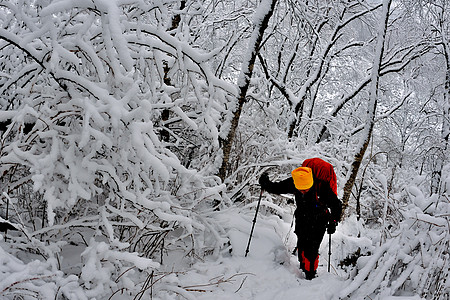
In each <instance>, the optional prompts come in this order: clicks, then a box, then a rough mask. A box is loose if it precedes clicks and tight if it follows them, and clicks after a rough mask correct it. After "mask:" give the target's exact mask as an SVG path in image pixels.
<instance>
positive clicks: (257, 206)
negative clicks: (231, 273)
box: [245, 189, 264, 257]
mask: <svg viewBox="0 0 450 300" xmlns="http://www.w3.org/2000/svg"><path fill="white" fill-rule="evenodd" d="M263 191H264V190H263V189H261V193H260V194H259V200H258V204H257V205H256V212H255V218H254V219H253V225H252V230H251V231H250V237H249V239H248V244H247V249H246V250H245V257H247V254H248V251H249V249H250V241H251V240H252V235H253V229H255V224H256V217H257V216H258V210H259V205H260V204H261V198H262V194H263Z"/></svg>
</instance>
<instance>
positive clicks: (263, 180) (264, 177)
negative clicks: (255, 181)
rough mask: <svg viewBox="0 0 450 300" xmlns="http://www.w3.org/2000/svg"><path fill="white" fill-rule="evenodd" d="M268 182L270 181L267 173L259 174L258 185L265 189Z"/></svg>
mask: <svg viewBox="0 0 450 300" xmlns="http://www.w3.org/2000/svg"><path fill="white" fill-rule="evenodd" d="M269 183H270V179H269V174H267V173H265V172H264V173H263V174H262V175H261V177H259V185H260V186H261V188H262V189H263V190H265V189H266V187H267V186H268V185H269Z"/></svg>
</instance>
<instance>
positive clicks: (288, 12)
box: [0, 0, 450, 298]
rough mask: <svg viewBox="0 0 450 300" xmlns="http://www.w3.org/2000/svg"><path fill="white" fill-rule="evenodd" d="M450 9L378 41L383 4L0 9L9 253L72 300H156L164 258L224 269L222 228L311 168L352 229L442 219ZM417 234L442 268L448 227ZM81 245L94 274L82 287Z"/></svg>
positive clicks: (390, 21)
mask: <svg viewBox="0 0 450 300" xmlns="http://www.w3.org/2000/svg"><path fill="white" fill-rule="evenodd" d="M385 2H386V1H385ZM386 3H387V2H386ZM385 7H387V6H386V5H385ZM384 12H385V13H386V12H387V11H386V10H385V11H384ZM449 12H450V7H449V3H448V1H446V0H440V1H420V0H409V1H406V0H405V1H396V2H393V3H392V5H391V7H390V10H389V15H386V23H385V25H386V26H385V31H386V33H385V36H383V37H382V38H380V34H379V32H380V30H381V29H380V28H381V27H383V26H381V27H380V24H381V25H384V22H382V20H383V10H382V5H381V4H377V3H370V1H369V2H365V1H322V0H317V1H302V0H298V1H297V0H288V1H284V0H283V1H282V0H278V1H269V0H262V1H257V2H252V1H227V0H225V1H202V0H180V1H151V0H148V1H147V0H145V1H133V0H131V1H101V0H95V1H75V2H74V1H68V0H60V1H44V0H41V1H39V0H22V1H14V0H11V1H3V2H1V3H0V24H1V26H0V66H1V68H0V130H1V131H0V133H1V139H0V176H1V179H0V184H1V186H0V192H1V193H2V195H1V210H0V213H1V215H0V216H1V217H2V219H3V220H2V222H5V221H4V220H5V219H9V221H11V223H12V224H13V226H14V227H15V228H16V229H19V231H20V232H19V233H14V234H12V235H11V236H10V237H9V238H8V240H7V241H5V242H7V243H8V245H9V247H10V253H14V254H16V255H19V256H20V255H22V254H21V253H27V252H28V253H29V252H31V253H35V254H37V255H39V256H40V257H41V258H42V259H43V260H44V261H46V262H47V263H48V264H49V267H48V268H52V269H54V270H63V271H64V272H65V273H66V275H67V274H75V275H76V276H78V277H77V278H76V279H73V278H71V280H72V281H73V282H77V284H78V285H79V287H80V290H77V291H78V292H77V293H79V295H87V297H90V295H91V296H95V295H97V296H98V295H108V293H109V294H111V291H117V290H127V291H128V292H129V293H130V294H133V293H135V292H136V290H139V289H141V290H142V291H144V290H145V288H146V286H145V284H142V282H143V281H144V280H145V277H146V276H148V278H151V277H152V276H153V274H154V272H155V271H157V270H159V268H161V265H160V264H159V263H162V264H164V257H167V254H168V253H174V252H177V251H179V252H180V253H183V255H186V256H187V257H190V258H191V259H192V260H196V259H198V258H202V257H204V256H207V255H215V256H218V255H219V254H220V253H221V251H222V250H223V249H226V247H227V243H228V240H227V235H226V229H224V226H225V225H224V224H220V223H218V222H216V219H215V216H216V214H218V213H226V210H227V209H228V208H230V207H234V206H236V205H242V204H246V203H248V202H250V201H252V199H253V197H254V196H255V195H256V194H257V192H256V189H257V188H258V186H257V185H256V182H257V181H256V179H257V178H258V176H259V175H260V174H261V173H262V172H263V171H269V172H272V171H273V172H272V173H273V174H275V173H277V174H283V173H285V174H287V173H288V172H289V170H291V169H292V168H293V167H295V166H297V165H298V164H299V163H301V162H302V161H303V160H304V159H305V158H308V157H311V156H320V157H322V158H324V159H326V160H328V161H330V162H331V163H332V164H333V165H334V166H335V169H336V172H337V175H338V185H339V189H340V190H339V194H340V196H341V197H342V198H343V200H344V202H345V205H346V211H345V216H346V217H347V216H351V215H353V214H357V216H358V218H362V220H363V221H364V223H366V224H370V226H373V227H374V228H380V229H379V230H380V232H382V233H383V234H385V233H386V232H387V231H386V230H387V228H391V227H392V226H394V227H395V228H398V229H399V228H402V226H404V225H401V224H402V223H401V222H400V221H402V220H405V219H406V217H405V216H404V215H402V214H401V213H399V212H400V211H402V209H403V208H401V209H400V207H399V206H402V207H403V205H404V206H408V207H409V205H411V204H414V199H416V200H417V199H419V198H420V201H422V200H423V201H428V202H429V203H427V204H423V205H425V207H420V209H421V211H420V213H421V214H423V215H426V214H432V215H433V218H435V217H436V218H447V220H448V194H449V191H448V185H449V181H448V180H449V178H448V176H449V171H448V167H449V156H448V153H449V151H448V149H449V146H448V137H449V132H450V121H449V120H450V60H449V57H450V44H449V36H450V28H449V24H450V21H449V20H450V17H449V15H448V14H449ZM377 42H378V46H377ZM381 46H383V50H384V51H381V52H380V51H377V50H380V49H381V48H380V47H381ZM377 55H379V57H378V56H377ZM377 58H379V60H378V59H377ZM374 81H376V84H374ZM368 108H370V110H369V109H368ZM366 124H370V128H368V126H366ZM361 143H366V144H365V149H364V151H360V150H361ZM224 154H225V155H224ZM357 160H359V162H358V163H356V164H355V161H357ZM375 178H378V179H379V180H378V181H377V180H376V179H375ZM380 178H381V179H380ZM380 182H381V184H380ZM412 184H414V186H415V187H414V188H411V187H410V185H412ZM344 186H345V190H344ZM380 186H381V187H380ZM411 195H413V196H411ZM411 197H413V198H414V199H412V198H411ZM411 199H412V200H411ZM425 199H426V200H425ZM275 201H278V200H275ZM417 201H419V200H417ZM417 201H416V202H417ZM277 204H278V202H277ZM416 204H417V203H416ZM420 205H422V204H420ZM420 205H418V206H420ZM414 207H416V206H414ZM429 207H434V209H433V210H428V211H427V209H428V208H429ZM438 208H439V209H440V210H441V211H439V209H438ZM247 209H248V208H247ZM413 209H415V208H413ZM435 215H436V216H435ZM419 219H420V218H419ZM422 219H424V220H425V221H426V222H428V223H429V225H430V226H429V228H428V230H430V231H431V232H433V230H434V229H437V230H438V232H437V233H436V232H435V233H433V235H437V236H438V237H443V238H439V239H435V238H434V237H435V236H433V238H432V241H433V243H434V242H436V241H438V242H437V243H436V244H433V243H431V244H430V243H428V242H423V243H422V247H423V248H422V251H433V253H435V255H436V256H438V257H440V259H442V260H445V257H447V260H448V252H447V250H445V249H446V247H448V223H447V224H444V223H442V222H441V220H440V219H439V220H438V221H437V220H435V219H428V217H424V218H422ZM422 219H421V220H422ZM419 223H420V221H419ZM228 226H229V224H228ZM413 226H416V227H417V228H416V227H414V228H413ZM225 227H226V226H225ZM442 227H444V228H447V233H445V230H444V231H442ZM411 228H413V229H412V230H418V231H420V230H423V228H422V227H421V225H417V224H413V225H411V227H410V228H409V229H411ZM408 232H410V231H408ZM445 237H447V239H446V241H445ZM404 238H405V239H406V238H409V237H407V236H406V234H405V236H404ZM382 242H383V243H384V242H386V239H384V240H382ZM389 243H391V242H389ZM387 245H389V244H387ZM430 245H433V246H436V245H437V246H436V247H432V246H430ZM69 246H74V248H76V249H77V251H79V252H80V253H81V257H82V259H81V261H80V262H79V264H78V265H77V266H78V267H77V268H75V270H72V271H67V270H65V269H64V265H66V263H65V262H64V261H63V257H62V253H63V252H64V251H65V250H67V248H68V247H69ZM386 247H387V246H386ZM383 249H385V248H383ZM417 251H418V250H417V249H412V250H411V252H408V253H406V254H404V255H412V254H411V253H417ZM382 254H383V253H381V254H379V255H380V256H381V255H382ZM401 255H403V254H401ZM401 255H400V254H399V257H400V256H401ZM396 257H397V256H396ZM405 261H406V260H403V263H405ZM389 263H391V265H390V266H388V268H393V269H395V271H398V270H399V269H401V268H404V266H403V265H401V264H402V262H400V260H399V261H398V263H397V261H395V262H389ZM405 264H406V263H405ZM93 268H97V269H103V270H107V271H108V272H109V273H111V274H113V275H111V276H112V277H114V279H113V280H112V281H111V280H110V278H103V277H102V274H104V273H102V272H98V273H95V272H92V270H93ZM131 268H139V269H141V270H142V271H144V273H143V274H140V275H139V276H140V277H139V276H137V275H136V276H135V275H133V273H132V272H128V270H130V269H131ZM405 268H406V267H405ZM411 272H413V271H411ZM44 273H45V272H44ZM393 273H395V272H393ZM96 274H97V275H96ZM426 274H428V275H429V278H431V279H430V280H433V278H434V279H436V278H440V277H441V276H443V275H442V274H443V273H442V272H441V273H439V272H438V271H436V270H435V269H432V270H431V271H429V272H428V273H426ZM445 274H447V275H448V272H447V273H445ZM445 274H444V275H445ZM61 276H65V275H61ZM133 276H135V277H133ZM374 276H376V275H374ZM61 278H62V277H61ZM116 278H117V280H116ZM136 278H138V279H136ZM139 278H141V279H142V278H144V279H143V280H142V281H141V282H140V284H141V285H138V286H135V287H133V285H132V284H130V281H131V280H134V281H139ZM395 279H396V277H395V276H392V277H390V279H389V280H391V281H394V280H395ZM405 280H406V279H405ZM405 280H404V281H403V282H405ZM427 280H428V279H427ZM61 281H62V279H61V280H60V281H58V282H57V283H55V284H56V286H59V287H61V291H64V288H62V287H65V286H66V285H67V282H66V283H65V284H66V285H63V284H62V283H61ZM69 281H70V280H69ZM72 281H70V282H72ZM380 284H383V283H382V282H381V283H380ZM427 284H428V283H423V287H424V288H423V291H424V290H427V291H430V290H431V291H434V292H435V294H434V295H436V297H437V298H439V297H440V295H442V292H441V290H440V289H439V287H430V286H428V285H427ZM147 286H148V282H147ZM406 286H407V284H406ZM376 288H377V287H375V288H374V290H375V289H376ZM398 288H399V287H397V289H398ZM7 290H8V287H7V289H5V290H4V292H5V291H7ZM74 290H76V289H74ZM395 291H396V289H393V291H392V293H395ZM423 291H420V292H421V293H424V292H423ZM1 292H2V291H1V290H0V293H1ZM352 292H353V291H352V290H351V289H348V294H351V293H352ZM60 293H62V292H60ZM65 293H69V292H65ZM66 296H67V294H66ZM344 296H347V295H344ZM79 297H80V298H83V297H82V296H79Z"/></svg>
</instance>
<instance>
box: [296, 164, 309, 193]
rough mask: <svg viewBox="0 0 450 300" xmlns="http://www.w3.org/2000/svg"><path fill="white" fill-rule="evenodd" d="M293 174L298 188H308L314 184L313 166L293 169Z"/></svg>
mask: <svg viewBox="0 0 450 300" xmlns="http://www.w3.org/2000/svg"><path fill="white" fill-rule="evenodd" d="M291 174H292V178H293V179H294V185H295V187H296V188H297V190H300V191H302V190H307V189H310V188H311V187H312V186H313V174H312V170H311V168H307V167H300V168H297V169H295V170H294V171H292V173H291Z"/></svg>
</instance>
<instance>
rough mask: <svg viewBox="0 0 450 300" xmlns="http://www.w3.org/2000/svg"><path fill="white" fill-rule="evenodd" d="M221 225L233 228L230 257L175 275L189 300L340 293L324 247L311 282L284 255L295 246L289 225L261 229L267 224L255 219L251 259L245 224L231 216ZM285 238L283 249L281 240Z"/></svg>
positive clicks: (300, 299) (302, 299) (302, 298)
mask: <svg viewBox="0 0 450 300" xmlns="http://www.w3.org/2000/svg"><path fill="white" fill-rule="evenodd" d="M229 216H230V215H228V217H229ZM225 221H226V222H227V223H228V224H233V228H232V229H231V230H229V238H230V242H231V246H232V249H233V251H232V252H231V254H230V255H223V256H222V257H221V258H219V259H218V260H216V261H205V262H204V263H197V264H195V265H194V266H193V269H192V270H191V271H189V272H187V273H186V274H184V275H182V276H178V279H179V280H180V282H179V283H180V286H182V287H183V289H184V290H187V291H189V293H190V294H191V295H192V296H193V299H214V300H225V299H243V300H244V299H245V300H248V299H257V300H274V299H280V300H290V299H292V300H293V299H295V300H306V299H308V300H310V299H316V300H322V299H323V300H325V299H332V298H333V297H336V296H337V295H338V294H339V292H338V291H339V290H340V289H341V288H342V286H343V281H344V280H343V279H341V278H340V277H339V276H337V275H334V274H331V273H328V272H327V261H326V259H325V256H326V253H325V252H326V251H325V249H323V250H322V253H321V259H320V265H319V269H318V277H317V278H315V279H313V280H311V281H308V280H305V279H304V275H303V273H302V272H301V271H300V270H299V263H298V261H297V257H296V256H294V255H291V254H290V253H289V252H288V251H290V250H291V249H292V248H293V247H294V245H295V236H294V233H293V232H292V231H291V230H290V228H289V225H290V224H287V223H285V224H281V225H285V226H284V228H283V226H281V228H280V227H277V226H276V224H275V223H273V224H272V225H274V226H263V225H262V224H261V223H266V224H264V225H267V222H269V223H270V220H269V221H268V220H264V221H263V220H258V222H260V223H259V224H258V223H257V226H256V227H255V232H254V235H253V238H252V241H251V247H250V252H249V255H248V257H244V254H245V249H246V246H247V242H248V238H249V234H248V231H249V230H250V227H249V223H248V220H245V218H243V217H242V216H239V215H234V216H233V217H232V218H231V220H230V219H229V220H225ZM230 221H232V222H230ZM258 225H259V226H258ZM277 225H280V223H278V224H277ZM277 231H278V232H277ZM280 231H282V232H280ZM286 235H288V238H287V240H289V243H288V245H287V246H285V245H284V243H283V238H282V237H286Z"/></svg>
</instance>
